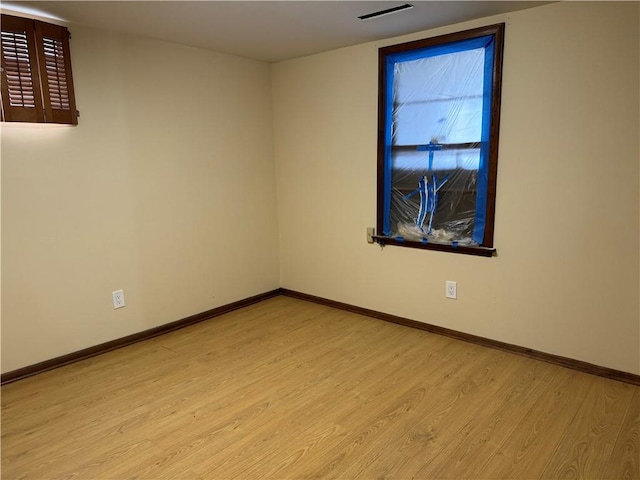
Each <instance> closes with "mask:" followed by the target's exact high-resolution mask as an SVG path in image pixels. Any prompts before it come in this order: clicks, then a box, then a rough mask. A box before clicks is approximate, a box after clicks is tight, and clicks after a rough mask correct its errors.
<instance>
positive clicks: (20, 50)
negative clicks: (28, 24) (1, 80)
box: [2, 32, 35, 108]
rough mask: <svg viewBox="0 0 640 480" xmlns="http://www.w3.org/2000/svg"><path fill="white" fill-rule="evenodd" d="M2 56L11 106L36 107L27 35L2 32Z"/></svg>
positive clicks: (24, 33)
mask: <svg viewBox="0 0 640 480" xmlns="http://www.w3.org/2000/svg"><path fill="white" fill-rule="evenodd" d="M2 56H3V57H4V68H5V73H6V82H7V89H8V90H9V92H8V94H9V104H10V106H12V107H27V108H33V107H35V94H34V87H33V79H32V74H31V62H30V59H29V45H28V43H27V33H26V32H2Z"/></svg>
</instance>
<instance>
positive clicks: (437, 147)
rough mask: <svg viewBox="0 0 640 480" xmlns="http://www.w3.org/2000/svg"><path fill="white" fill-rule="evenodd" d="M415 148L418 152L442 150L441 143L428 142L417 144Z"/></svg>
mask: <svg viewBox="0 0 640 480" xmlns="http://www.w3.org/2000/svg"><path fill="white" fill-rule="evenodd" d="M416 150H417V151H418V152H434V151H436V152H437V151H438V150H442V145H440V144H439V143H433V142H429V143H427V144H426V145H418V146H417V147H416Z"/></svg>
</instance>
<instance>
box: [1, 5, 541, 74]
mask: <svg viewBox="0 0 640 480" xmlns="http://www.w3.org/2000/svg"><path fill="white" fill-rule="evenodd" d="M403 3H406V1H405V0H399V1H356V0H352V1H292V0H289V1H238V0H236V1H189V0H182V1H175V0H174V1H108V2H105V1H93V0H91V1H89V0H86V1H13V2H11V1H9V2H3V3H2V9H3V11H6V12H7V13H9V12H10V11H11V10H14V9H17V8H21V9H24V8H30V9H34V10H36V12H34V14H35V15H40V16H42V15H52V16H54V17H58V19H61V20H63V21H65V22H68V23H69V24H70V25H71V26H73V24H81V25H87V26H91V27H97V28H104V29H111V30H116V31H120V32H125V33H135V34H137V35H142V36H145V37H150V38H156V39H160V40H166V41H170V42H175V43H180V44H184V45H190V46H194V47H200V48H206V49H210V50H215V51H218V52H223V53H229V54H233V55H239V56H242V57H249V58H254V59H258V60H264V61H267V62H277V61H280V60H286V59H289V58H295V57H301V56H304V55H310V54H314V53H319V52H323V51H327V50H332V49H335V48H340V47H346V46H349V45H356V44H359V43H364V42H369V41H375V40H380V39H383V38H388V37H394V36H397V35H404V34H407V33H413V32H417V31H420V30H426V29H429V28H434V27H438V26H442V25H449V24H452V23H458V22H462V21H466V20H472V19H475V18H481V17H486V16H490V15H494V14H500V13H507V12H512V11H516V10H523V9H526V8H531V7H535V6H538V5H541V4H545V3H550V2H530V1H492V2H485V1H411V0H409V3H411V4H413V5H414V6H415V8H413V9H410V10H405V11H402V12H399V13H396V14H393V15H388V16H384V17H379V18H376V19H371V20H367V21H362V20H359V19H358V18H357V17H358V16H360V15H364V14H367V13H371V12H375V11H380V10H384V9H387V8H390V7H395V6H398V5H402V4H403Z"/></svg>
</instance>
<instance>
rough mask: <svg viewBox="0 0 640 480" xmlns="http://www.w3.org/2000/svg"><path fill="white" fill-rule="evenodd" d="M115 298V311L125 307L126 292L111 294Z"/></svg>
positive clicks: (118, 291) (117, 291) (119, 291)
mask: <svg viewBox="0 0 640 480" xmlns="http://www.w3.org/2000/svg"><path fill="white" fill-rule="evenodd" d="M111 296H113V309H114V310H115V309H116V308H122V307H124V290H116V291H115V292H111Z"/></svg>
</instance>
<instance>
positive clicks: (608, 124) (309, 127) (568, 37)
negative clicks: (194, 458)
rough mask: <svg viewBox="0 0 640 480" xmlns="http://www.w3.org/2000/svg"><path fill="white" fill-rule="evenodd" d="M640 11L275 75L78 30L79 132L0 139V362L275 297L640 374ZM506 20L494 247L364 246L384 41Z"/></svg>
mask: <svg viewBox="0 0 640 480" xmlns="http://www.w3.org/2000/svg"><path fill="white" fill-rule="evenodd" d="M639 18H640V12H639V8H638V4H637V3H632V2H629V3H624V4H611V3H604V2H603V3H574V2H568V3H562V4H553V5H549V6H545V7H540V8H536V9H532V10H526V11H521V12H517V13H514V14H511V15H508V16H500V17H494V18H490V19H484V20H481V21H476V22H470V23H467V24H463V25H456V26H451V27H447V28H442V29H438V30H433V31H429V32H423V33H421V34H415V35H411V36H407V37H403V38H398V39H389V40H387V41H384V42H377V43H370V44H365V45H359V46H355V47H350V48H346V49H341V50H336V51H333V52H329V53H325V54H321V55H315V56H310V57H306V58H301V59H297V60H292V61H288V62H282V63H279V64H276V65H273V67H272V68H271V77H270V67H269V66H268V65H267V64H264V63H260V62H254V61H250V60H245V59H239V58H235V57H231V56H225V55H220V54H216V53H212V52H205V51H202V50H198V49H192V48H187V47H182V46H177V45H171V44H165V43H161V42H154V41H147V40H142V39H135V38H131V37H125V36H119V35H117V34H112V33H106V32H101V31H97V30H91V29H83V28H77V27H75V28H73V29H72V30H73V40H72V55H73V62H74V63H73V65H74V76H75V79H76V90H77V92H76V96H77V101H78V106H79V108H80V110H81V115H82V116H81V117H80V125H79V126H78V127H75V128H69V127H49V128H42V127H33V126H18V125H10V124H2V126H1V127H0V128H1V130H2V135H1V140H2V146H1V153H2V158H1V161H2V183H1V195H2V308H1V313H2V371H3V372H7V371H11V370H14V369H17V368H20V367H23V366H26V365H31V364H33V363H36V362H39V361H42V360H46V359H50V358H53V357H56V356H59V355H63V354H65V353H69V352H72V351H76V350H79V349H82V348H86V347H89V346H92V345H96V344H99V343H102V342H105V341H108V340H112V339H114V338H118V337H122V336H124V335H128V334H130V333H134V332H138V331H141V330H144V329H147V328H151V327H154V326H157V325H162V324H164V323H167V322H170V321H173V320H177V319H179V318H183V317H185V316H188V315H192V314H194V313H198V312H201V311H204V310H207V309H210V308H213V307H216V306H218V305H222V304H226V303H229V302H232V301H234V300H237V299H240V298H245V297H248V296H251V295H255V294H257V293H261V292H264V291H267V290H270V289H273V288H277V287H278V286H280V285H282V286H284V287H286V288H291V289H294V290H299V291H302V292H307V293H311V294H314V295H320V296H323V297H327V298H331V299H335V300H339V301H344V302H348V303H352V304H356V305H360V306H363V307H367V308H372V309H376V310H380V311H384V312H389V313H392V314H396V315H401V316H404V317H408V318H412V319H416V320H419V321H424V322H428V323H432V324H436V325H442V326H445V327H448V328H453V329H456V330H460V331H464V332H469V333H473V334H476V335H481V336H485V337H489V338H493V339H497V340H502V341H506V342H510V343H515V344H518V345H524V346H527V347H531V348H535V349H539V350H542V351H546V352H550V353H555V354H559V355H564V356H567V357H571V358H577V359H580V360H585V361H588V362H592V363H595V364H598V365H604V366H608V367H612V368H617V369H621V370H625V371H628V372H633V373H640V311H639V294H640V281H639V276H640V259H639V251H640V235H639V220H640V196H639V184H640V168H639V163H640V162H639V157H640V139H639V134H638V132H639V130H640V122H639V111H640V109H639V108H638V107H639V106H640V96H639V93H638V84H639V81H640V79H639V70H640V66H639V56H640V52H639V42H640V39H639V34H638V30H639V27H638V24H639ZM498 21H506V23H507V31H506V47H505V73H504V89H503V109H502V128H501V139H500V160H499V173H498V198H497V212H496V235H495V239H496V241H495V243H496V246H497V249H498V257H497V258H491V259H486V258H478V257H469V256H461V255H453V254H447V253H438V252H430V251H418V250H411V249H405V248H397V247H386V248H385V249H380V248H379V247H378V246H375V245H368V244H367V243H366V242H365V229H366V227H367V226H371V225H374V224H375V214H376V212H375V204H376V192H375V185H376V167H375V165H376V128H377V125H376V118H377V111H376V109H377V48H378V47H379V46H383V45H389V44H393V43H398V42H400V41H405V40H409V39H415V38H420V37H425V36H432V35H436V34H440V33H446V32H450V31H454V30H459V29H463V28H470V27H473V26H478V25H482V24H489V23H495V22H498ZM271 83H272V84H273V85H271ZM176 85H182V86H183V87H182V89H181V90H180V95H174V96H173V97H172V98H169V99H166V98H163V95H165V94H166V93H167V92H170V91H174V90H175V87H176ZM271 86H273V89H272V90H271ZM272 101H273V106H274V111H273V112H272V106H271V104H272ZM272 113H273V119H272ZM274 147H275V159H276V165H275V167H276V170H277V196H278V197H277V198H278V202H277V208H276V188H275V184H276V181H275V180H276V177H275V173H276V172H274V155H273V151H272V150H273V148H274ZM276 212H277V214H278V218H276ZM278 224H279V230H278ZM278 235H279V239H280V241H279V244H278ZM279 250H280V258H279V257H278V251H279ZM445 280H456V281H457V282H458V294H459V298H458V300H456V301H452V300H446V299H445V298H444V281H445ZM118 288H123V289H124V290H125V295H126V300H127V307H126V308H124V309H121V310H117V311H114V310H113V309H112V305H111V298H110V297H111V291H113V290H115V289H118Z"/></svg>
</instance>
